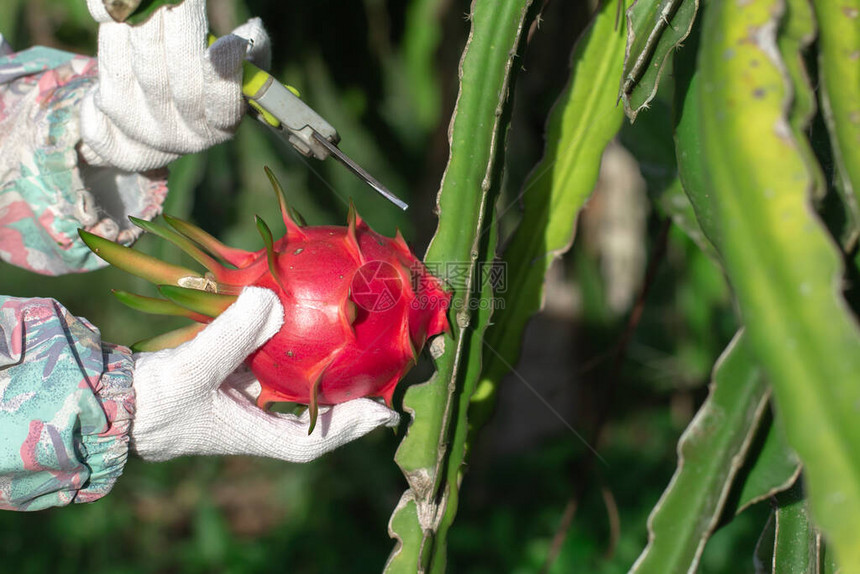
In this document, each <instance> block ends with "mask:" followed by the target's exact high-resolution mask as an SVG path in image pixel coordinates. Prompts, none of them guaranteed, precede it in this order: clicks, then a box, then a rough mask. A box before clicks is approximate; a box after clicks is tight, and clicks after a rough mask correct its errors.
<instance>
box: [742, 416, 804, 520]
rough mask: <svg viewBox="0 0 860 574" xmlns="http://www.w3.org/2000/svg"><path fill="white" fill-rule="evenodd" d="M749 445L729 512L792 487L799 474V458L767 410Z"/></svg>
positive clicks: (743, 508)
mask: <svg viewBox="0 0 860 574" xmlns="http://www.w3.org/2000/svg"><path fill="white" fill-rule="evenodd" d="M760 427H761V428H759V430H758V432H757V435H758V436H757V437H756V440H755V443H754V444H753V446H752V447H751V448H750V452H749V453H748V455H747V460H746V462H745V463H744V468H743V469H741V472H740V475H739V476H738V479H737V481H736V482H737V483H738V484H736V485H735V488H736V489H737V501H736V503H735V504H734V507H733V508H727V509H726V513H727V514H728V512H731V513H732V514H738V513H740V512H743V511H744V510H745V509H747V508H749V507H750V506H751V505H753V504H756V503H757V502H761V501H762V500H766V499H768V498H770V497H771V496H773V495H775V494H776V493H778V492H782V491H783V490H786V489H787V488H789V487H790V486H791V485H792V484H794V482H795V481H796V480H797V477H798V476H799V475H800V469H801V466H800V460H799V459H798V458H797V454H796V453H795V452H794V450H792V448H791V447H790V446H789V445H788V441H787V440H786V438H785V433H783V432H782V429H780V428H779V427H777V426H776V424H775V423H774V420H773V415H772V413H771V410H770V409H768V411H767V413H765V416H764V420H763V421H762V423H761V425H760Z"/></svg>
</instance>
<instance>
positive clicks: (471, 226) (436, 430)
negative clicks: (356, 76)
mask: <svg viewBox="0 0 860 574" xmlns="http://www.w3.org/2000/svg"><path fill="white" fill-rule="evenodd" d="M530 5H531V0H476V1H475V2H474V3H473V4H472V11H471V21H472V31H471V34H470V36H469V40H468V42H467V45H466V48H465V51H464V53H463V58H462V60H461V63H460V78H461V81H460V92H459V96H458V98H457V105H456V107H455V110H454V117H453V120H452V124H451V129H450V132H449V134H450V150H451V151H450V156H449V160H448V166H447V168H446V170H445V175H444V177H443V180H442V186H441V189H440V191H439V195H438V199H437V202H438V213H439V224H438V227H437V230H436V234H435V236H434V238H433V241H432V242H431V245H430V247H429V249H428V252H427V255H426V258H425V259H426V262H427V263H428V266H429V267H430V268H431V271H432V270H436V265H437V264H440V265H445V264H450V265H447V266H445V269H444V270H451V271H456V272H458V275H459V276H460V277H463V278H465V279H462V280H457V282H456V283H454V282H450V287H451V288H452V289H453V298H452V303H451V311H450V312H449V318H450V319H451V322H452V325H451V326H452V333H451V335H444V336H440V337H437V338H436V339H435V340H434V341H433V342H432V343H431V351H434V353H433V354H434V356H435V357H436V367H437V372H436V374H435V375H434V376H433V378H431V380H430V381H428V382H426V383H424V384H421V385H417V386H413V387H410V388H409V389H408V390H407V391H406V394H405V396H404V399H403V408H404V410H406V411H407V412H409V413H410V414H412V416H413V422H412V424H411V426H410V427H409V429H408V431H407V433H406V436H405V437H404V439H403V441H402V442H401V444H400V447H399V448H398V449H397V453H396V455H395V460H396V462H397V464H398V465H399V466H400V468H401V470H402V471H403V474H404V476H405V477H406V480H407V482H408V484H409V490H407V491H406V492H405V493H404V495H403V497H402V498H401V503H400V504H399V505H398V507H397V509H396V510H395V511H394V514H393V515H392V518H391V521H390V523H389V533H390V534H391V536H392V537H393V538H395V539H396V540H397V544H396V547H395V549H394V551H393V553H392V555H391V557H390V558H389V561H388V563H387V564H386V572H410V573H412V572H416V571H419V572H424V571H441V570H442V569H444V564H445V531H442V532H441V535H440V533H439V531H438V528H439V520H440V519H441V517H443V516H446V517H447V519H446V524H450V521H451V520H452V519H453V514H454V512H456V508H457V505H456V493H457V489H458V486H459V480H458V474H459V472H460V466H461V464H462V446H460V447H457V446H456V445H462V444H463V443H464V442H465V433H466V431H467V428H465V427H466V423H465V420H464V419H465V414H466V413H465V412H464V409H463V408H462V407H461V405H463V404H468V400H469V397H470V396H471V394H472V392H473V389H474V385H475V383H476V382H477V377H478V372H479V371H480V352H481V345H480V340H481V337H482V336H483V332H484V329H485V327H486V324H487V322H488V321H489V315H490V311H488V310H484V311H481V312H478V311H477V310H476V307H478V305H477V303H478V302H479V300H478V298H479V296H481V295H482V293H483V294H486V291H482V290H481V285H480V283H479V276H480V266H481V261H487V260H488V259H489V260H492V257H493V253H494V248H495V246H494V242H495V234H494V233H493V216H494V209H493V203H494V199H495V197H496V196H497V188H498V184H499V179H500V178H499V176H498V171H499V169H500V166H501V165H502V163H501V161H499V160H500V159H501V155H502V153H503V151H504V146H503V143H504V136H505V128H506V125H507V120H508V118H507V116H508V114H507V113H506V110H507V109H508V106H509V97H508V96H509V93H510V90H511V81H512V73H513V72H514V71H515V61H516V59H515V56H516V54H517V48H518V47H519V44H520V41H521V39H522V37H523V30H524V29H526V28H527V23H528V21H529V18H530V16H529V7H530ZM442 275H443V277H442V278H443V279H447V278H446V277H444V272H443V273H442ZM452 434H453V436H452ZM452 442H453V444H454V445H455V446H454V447H453V448H452V447H450V446H449V445H450V444H451V443H452ZM413 505H414V506H413ZM414 520H417V521H418V523H417V524H415V523H414V522H413V521H414ZM446 528H447V527H446Z"/></svg>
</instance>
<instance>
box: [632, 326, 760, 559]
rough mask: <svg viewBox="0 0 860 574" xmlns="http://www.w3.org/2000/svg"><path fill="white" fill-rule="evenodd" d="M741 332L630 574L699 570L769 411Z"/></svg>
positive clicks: (683, 443)
mask: <svg viewBox="0 0 860 574" xmlns="http://www.w3.org/2000/svg"><path fill="white" fill-rule="evenodd" d="M746 339H747V337H746V336H744V335H742V334H741V333H739V334H738V335H736V336H735V338H734V339H733V340H732V342H731V343H730V344H729V346H728V348H726V350H725V352H724V353H723V355H722V356H721V357H720V359H719V360H718V361H717V364H716V366H715V367H714V374H713V380H712V383H711V391H710V394H709V396H708V398H707V400H706V401H705V403H704V404H703V405H702V407H701V409H699V412H698V413H696V416H695V417H694V418H693V421H692V422H691V423H690V425H689V426H688V427H687V429H686V430H685V431H684V434H683V435H682V436H681V440H680V441H679V442H678V468H677V469H676V470H675V475H674V476H673V477H672V481H671V482H670V483H669V487H668V488H667V489H666V491H665V492H664V493H663V496H662V497H661V498H660V501H659V502H658V503H657V505H656V506H655V507H654V510H653V511H652V513H651V516H650V517H649V519H648V546H646V548H645V550H644V551H643V552H642V554H641V555H640V556H639V558H638V559H637V560H636V563H635V564H634V565H633V568H632V569H631V572H636V573H647V572H654V573H656V574H663V573H665V572H695V571H696V568H697V566H698V562H699V558H700V557H701V554H702V551H703V550H704V547H705V543H706V542H707V540H708V537H709V536H710V535H711V533H712V532H713V531H714V529H715V528H716V526H717V524H718V522H719V519H720V515H721V514H722V511H723V507H724V505H725V503H726V500H727V497H728V495H729V492H730V489H731V487H732V482H733V480H734V478H735V476H737V473H738V471H739V470H740V468H741V465H742V463H743V460H744V457H745V456H746V453H747V451H748V449H749V446H750V444H751V443H752V441H753V438H754V436H755V432H756V429H757V428H758V426H759V424H760V422H761V419H762V417H763V416H764V413H765V412H766V410H767V404H768V397H769V394H770V392H769V389H768V387H767V385H766V384H765V382H764V379H763V377H762V375H761V372H760V371H759V369H758V367H757V366H756V364H755V361H754V360H753V358H752V357H751V356H750V354H749V351H748V349H747V348H746V347H747V341H746Z"/></svg>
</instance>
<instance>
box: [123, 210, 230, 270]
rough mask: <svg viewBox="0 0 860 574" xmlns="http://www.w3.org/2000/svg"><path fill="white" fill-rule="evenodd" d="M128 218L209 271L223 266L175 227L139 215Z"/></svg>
mask: <svg viewBox="0 0 860 574" xmlns="http://www.w3.org/2000/svg"><path fill="white" fill-rule="evenodd" d="M128 219H129V220H130V221H131V222H132V223H134V224H135V225H136V226H138V227H140V228H141V229H143V230H144V231H147V232H149V233H152V234H153V235H156V236H158V237H160V238H162V239H164V240H166V241H169V242H170V243H172V244H174V245H175V246H177V247H178V248H180V249H181V250H182V251H184V252H185V253H187V254H188V255H190V256H191V257H192V258H193V259H194V260H195V261H196V262H197V263H199V264H200V265H202V266H203V267H205V268H206V269H208V270H209V271H212V272H215V271H217V270H218V269H220V268H221V265H220V263H218V262H217V261H216V260H215V259H214V258H213V257H211V256H209V255H208V254H206V253H204V252H203V250H202V249H200V248H199V247H198V246H197V245H196V244H195V243H194V242H193V241H191V240H189V239H188V238H187V237H185V236H184V235H181V234H179V233H177V232H176V231H174V230H173V229H169V228H167V227H165V226H163V225H158V224H157V223H153V222H152V221H146V220H144V219H139V218H137V217H132V216H129V217H128Z"/></svg>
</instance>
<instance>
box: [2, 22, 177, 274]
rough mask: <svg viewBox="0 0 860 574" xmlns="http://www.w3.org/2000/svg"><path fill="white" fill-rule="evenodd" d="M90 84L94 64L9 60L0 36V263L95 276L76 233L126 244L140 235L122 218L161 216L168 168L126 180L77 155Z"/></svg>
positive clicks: (36, 54)
mask: <svg viewBox="0 0 860 574" xmlns="http://www.w3.org/2000/svg"><path fill="white" fill-rule="evenodd" d="M97 77H98V74H97V63H96V60H95V59H94V58H88V57H84V56H76V55H74V54H69V53H66V52H61V51H59V50H53V49H50V48H43V47H36V48H31V49H29V50H25V51H22V52H18V53H13V52H12V51H11V48H9V46H8V44H6V43H5V42H4V41H3V40H2V36H0V261H6V262H8V263H12V264H13V265H17V266H19V267H23V268H25V269H29V270H31V271H35V272H37V273H41V274H44V275H59V274H62V273H71V272H79V271H87V270H91V269H96V268H98V267H100V266H102V265H104V263H103V262H102V261H101V260H100V259H99V258H98V257H96V256H95V255H93V254H92V253H91V252H90V251H89V249H87V247H86V246H85V245H84V244H83V242H82V241H81V240H80V239H79V238H78V233H77V231H78V229H79V228H84V229H87V230H89V231H92V232H94V233H96V234H98V235H102V236H104V237H107V238H109V239H114V240H117V241H119V242H120V243H124V244H130V243H131V242H133V241H134V239H135V238H136V237H137V235H138V233H139V231H138V230H137V228H136V227H135V226H133V225H131V224H130V222H129V221H128V215H135V216H137V217H140V218H143V219H152V218H153V217H155V216H156V215H158V213H159V212H160V211H161V206H162V203H163V201H164V197H165V195H166V193H167V183H166V177H167V171H166V169H161V170H154V171H151V172H147V173H129V172H123V171H120V170H118V169H116V168H112V167H100V168H96V167H92V166H89V165H87V164H86V163H85V162H84V161H83V160H82V159H81V158H80V157H79V154H78V151H77V148H78V145H79V143H80V129H79V109H80V104H81V100H82V98H83V96H84V94H85V93H86V92H87V91H88V90H90V89H91V88H92V87H93V86H94V85H95V83H96V82H97Z"/></svg>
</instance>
